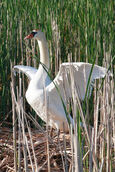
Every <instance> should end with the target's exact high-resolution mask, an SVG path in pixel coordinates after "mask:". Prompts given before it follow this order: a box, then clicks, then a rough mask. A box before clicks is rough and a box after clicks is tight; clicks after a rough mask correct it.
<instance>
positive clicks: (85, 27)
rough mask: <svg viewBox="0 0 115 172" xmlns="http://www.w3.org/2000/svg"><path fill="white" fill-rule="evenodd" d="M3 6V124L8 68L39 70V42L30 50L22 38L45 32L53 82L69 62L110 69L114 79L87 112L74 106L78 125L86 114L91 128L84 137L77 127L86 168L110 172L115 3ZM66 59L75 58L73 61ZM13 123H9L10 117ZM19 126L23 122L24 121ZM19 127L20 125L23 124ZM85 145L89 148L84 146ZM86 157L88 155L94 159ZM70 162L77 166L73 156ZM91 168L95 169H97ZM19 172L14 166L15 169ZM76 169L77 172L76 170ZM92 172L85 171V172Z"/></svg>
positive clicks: (5, 2)
mask: <svg viewBox="0 0 115 172" xmlns="http://www.w3.org/2000/svg"><path fill="white" fill-rule="evenodd" d="M0 5H1V19H2V22H1V25H0V30H1V32H0V34H1V48H0V54H1V58H0V99H1V100H0V114H1V115H0V120H4V119H5V117H6V115H7V114H10V112H11V109H12V108H11V94H10V81H11V68H10V63H11V62H13V63H14V64H24V65H32V66H35V67H38V62H39V60H38V59H39V50H38V45H37V44H36V42H28V45H26V44H25V42H24V37H25V36H26V35H27V34H28V33H30V32H31V31H32V30H33V29H41V30H42V31H44V32H45V34H46V37H47V40H48V45H49V50H50V61H51V72H50V73H51V74H52V76H53V77H54V76H55V75H56V74H57V72H58V69H59V64H60V63H61V62H65V61H70V60H71V61H86V62H90V63H96V64H99V65H103V66H105V67H107V68H108V67H110V70H111V71H112V73H113V78H112V80H111V81H110V80H109V78H107V79H106V80H105V81H104V85H103V89H102V90H101V89H100V87H101V86H100V87H98V84H95V90H94V92H95V97H94V98H95V100H94V103H90V101H89V100H87V102H86V104H85V108H84V106H82V105H81V104H80V102H74V103H75V104H74V105H73V106H74V107H73V109H76V106H77V111H78V119H82V114H84V113H85V114H86V121H87V124H90V125H89V126H88V133H87V132H86V130H85V131H81V129H80V127H79V126H76V129H75V131H77V132H78V138H79V142H80V152H81V154H82V159H83V162H82V165H83V167H87V168H88V167H89V169H90V171H92V169H93V171H96V169H98V170H99V168H100V171H103V170H105V169H106V171H111V170H112V163H113V158H114V155H113V154H114V153H112V152H113V150H114V148H115V144H114V143H113V140H112V139H114V137H115V132H114V125H115V121H114V113H115V110H114V108H115V103H114V102H115V91H114V82H115V77H114V74H115V61H114V60H113V58H114V55H115V49H114V5H115V2H114V1H112V0H111V1H104V0H97V1H93V0H87V1H84V0H73V1H72V0H66V1H62V0H52V1H49V0H45V1H41V0H36V1H32V0H30V1H18V0H2V2H1V4H0ZM28 47H30V49H31V50H32V51H30V49H29V48H28ZM68 54H71V56H69V55H68ZM35 57H37V58H35ZM70 57H71V58H70ZM110 64H111V65H110ZM22 85H23V89H22V91H23V93H24V92H25V87H26V84H25V82H23V81H22ZM97 89H98V90H99V91H98V92H97V91H96V90H97ZM15 91H16V90H15ZM17 92H18V90H17ZM91 101H92V102H93V99H91ZM15 103H16V102H15ZM92 104H93V105H92ZM23 105H24V109H26V110H27V111H31V112H32V110H31V109H29V107H28V105H27V104H25V102H24V103H23ZM81 107H82V108H81ZM103 107H104V108H103ZM21 110H22V109H21ZM14 111H15V110H14ZM14 113H15V112H14ZM93 116H94V119H93ZM9 118H10V119H11V115H10V116H9ZM18 120H19V121H20V119H18ZM82 120H83V119H82ZM14 121H15V119H14ZM82 122H83V121H82ZM14 123H15V122H14ZM19 125H21V124H20V122H19ZM77 125H78V123H77ZM91 126H92V127H91ZM71 132H72V131H71ZM86 133H87V134H86ZM81 134H82V135H83V138H82V137H81ZM23 135H24V129H23ZM86 135H88V136H87V137H88V138H89V141H88V142H89V143H88V142H87V140H86V139H85V137H86ZM71 137H73V136H71ZM14 138H15V133H14ZM93 138H94V142H93ZM75 139H76V138H74V143H73V145H72V147H73V151H74V146H75V143H76V140H75ZM19 140H20V137H19ZM25 142H26V140H25ZM76 144H77V143H76ZM85 144H86V147H85V146H84V145H85ZM89 145H90V146H89ZM82 147H83V150H82ZM93 148H94V151H93ZM71 150H72V149H71ZM27 151H28V150H27ZM76 152H77V150H76ZM88 152H90V155H89V153H88ZM19 154H20V153H19ZM73 155H74V152H73ZM88 155H89V156H88ZM15 156H16V154H15ZM49 156H50V155H49ZM25 157H26V153H25ZM72 158H73V166H74V165H75V159H74V156H73V157H72ZM19 159H20V158H19ZM34 159H35V158H34ZM62 159H63V158H62ZM89 159H90V161H89ZM35 161H36V160H35ZM89 162H90V163H89ZM92 163H94V166H93V165H92ZM15 164H16V162H15ZM26 165H27V164H26ZM36 166H37V165H36ZM16 168H17V167H16V166H15V169H16ZM36 168H37V167H36ZM72 168H73V170H74V167H72ZM89 169H86V168H84V170H85V171H88V170H89Z"/></svg>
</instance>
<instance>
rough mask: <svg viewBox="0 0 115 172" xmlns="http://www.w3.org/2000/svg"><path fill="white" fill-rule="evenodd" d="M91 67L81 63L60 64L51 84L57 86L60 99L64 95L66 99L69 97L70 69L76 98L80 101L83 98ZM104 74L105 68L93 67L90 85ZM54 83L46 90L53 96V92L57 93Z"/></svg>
mask: <svg viewBox="0 0 115 172" xmlns="http://www.w3.org/2000/svg"><path fill="white" fill-rule="evenodd" d="M91 67H92V64H89V63H82V62H78V63H62V64H61V66H60V70H59V72H58V74H57V76H56V78H55V79H54V81H53V82H54V83H55V84H56V85H57V87H58V89H59V91H60V93H61V96H62V98H64V95H66V97H68V98H70V97H71V81H70V80H71V78H70V73H71V72H70V70H71V69H72V74H73V78H74V82H75V87H76V90H77V93H78V96H79V98H80V99H81V100H83V99H84V98H85V93H86V87H87V83H88V78H89V75H90V71H91ZM106 72H107V70H106V69H105V68H103V67H100V66H97V65H95V66H94V68H93V72H92V75H91V79H90V83H91V82H93V80H94V79H98V78H103V77H104V76H105V74H106ZM54 83H51V84H50V85H49V87H48V89H49V92H50V93H51V92H52V93H53V95H56V94H55V92H57V89H56V87H55V85H54Z"/></svg>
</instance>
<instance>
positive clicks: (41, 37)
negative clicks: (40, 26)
mask: <svg viewBox="0 0 115 172" xmlns="http://www.w3.org/2000/svg"><path fill="white" fill-rule="evenodd" d="M33 38H34V39H37V40H39V41H42V40H45V35H44V33H43V32H42V31H41V30H33V31H32V32H31V33H30V34H29V35H27V36H26V37H25V38H24V40H26V39H33Z"/></svg>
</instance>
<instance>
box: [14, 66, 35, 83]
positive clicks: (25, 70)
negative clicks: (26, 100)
mask: <svg viewBox="0 0 115 172" xmlns="http://www.w3.org/2000/svg"><path fill="white" fill-rule="evenodd" d="M14 70H15V71H17V72H18V73H19V72H20V71H21V72H22V73H24V74H25V75H26V76H27V77H28V79H29V80H31V79H32V78H33V77H34V76H35V74H36V72H37V69H35V68H33V67H31V66H23V65H16V66H14Z"/></svg>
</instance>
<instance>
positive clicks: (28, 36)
mask: <svg viewBox="0 0 115 172" xmlns="http://www.w3.org/2000/svg"><path fill="white" fill-rule="evenodd" d="M33 37H34V36H33V34H30V35H27V36H26V37H25V38H24V40H26V39H31V38H33Z"/></svg>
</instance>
